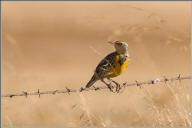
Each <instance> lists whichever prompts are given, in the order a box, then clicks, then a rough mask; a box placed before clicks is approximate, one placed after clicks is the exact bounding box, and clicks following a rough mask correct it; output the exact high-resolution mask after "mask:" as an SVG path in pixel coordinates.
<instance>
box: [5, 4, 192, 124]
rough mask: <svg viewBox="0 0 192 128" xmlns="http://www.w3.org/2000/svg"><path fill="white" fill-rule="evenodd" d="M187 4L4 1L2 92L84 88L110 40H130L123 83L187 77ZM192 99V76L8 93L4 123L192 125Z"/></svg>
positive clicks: (188, 54)
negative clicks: (113, 87) (117, 89)
mask: <svg viewBox="0 0 192 128" xmlns="http://www.w3.org/2000/svg"><path fill="white" fill-rule="evenodd" d="M190 3H191V2H181V1H180V2H5V1H3V2H2V94H5V93H16V92H21V91H36V90H37V89H40V90H52V89H53V90H55V89H63V88H65V87H66V86H67V87H70V88H79V87H81V86H85V85H86V83H87V82H88V81H89V79H90V77H91V75H92V74H93V71H94V68H95V67H96V66H97V64H98V63H99V61H100V60H101V59H102V58H103V57H104V56H105V55H107V54H108V53H110V52H112V51H113V50H114V49H113V47H112V46H110V45H109V44H107V43H106V42H107V41H109V40H123V41H127V42H128V44H129V52H130V55H131V61H130V63H129V65H128V68H127V70H126V72H125V73H124V74H122V75H121V76H119V77H117V78H114V79H115V80H117V81H119V82H125V81H128V82H132V81H135V80H141V81H142V80H147V79H152V78H156V77H162V76H164V75H166V76H167V77H170V76H177V75H178V74H181V75H189V74H190V53H191V52H190V50H191V49H190V40H191V37H190V22H191V21H190ZM101 84H102V83H100V82H97V83H96V84H95V86H100V85H101ZM190 101H191V100H190V81H182V86H181V85H179V82H171V83H169V84H168V85H167V86H164V85H163V84H162V85H161V84H159V85H155V86H144V88H142V89H139V88H137V87H129V88H126V89H125V90H124V91H123V92H122V93H120V94H113V93H110V92H109V91H106V90H104V91H100V92H85V93H83V94H72V95H69V96H68V95H62V94H61V95H55V96H48V95H46V96H42V97H41V98H40V99H39V98H38V97H37V96H31V97H28V98H27V99H26V98H25V97H18V98H13V99H9V98H3V99H2V126H190V125H191V123H190V115H191V113H190Z"/></svg>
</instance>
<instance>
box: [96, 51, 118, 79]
mask: <svg viewBox="0 0 192 128" xmlns="http://www.w3.org/2000/svg"><path fill="white" fill-rule="evenodd" d="M117 55H118V53H117V52H113V53H111V54H109V55H107V56H106V57H105V58H104V59H103V60H101V62H100V63H99V64H98V66H97V67H96V70H95V73H96V74H97V75H98V76H99V77H105V75H106V74H107V73H108V72H109V71H110V70H111V68H114V67H113V66H114V60H115V57H116V56H117Z"/></svg>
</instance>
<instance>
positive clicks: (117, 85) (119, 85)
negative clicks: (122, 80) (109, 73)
mask: <svg viewBox="0 0 192 128" xmlns="http://www.w3.org/2000/svg"><path fill="white" fill-rule="evenodd" d="M109 80H110V81H111V82H113V83H114V84H115V85H116V92H117V93H119V91H120V90H121V84H119V83H118V82H116V81H114V80H112V79H110V78H109Z"/></svg>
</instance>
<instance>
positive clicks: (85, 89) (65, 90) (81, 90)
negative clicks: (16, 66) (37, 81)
mask: <svg viewBox="0 0 192 128" xmlns="http://www.w3.org/2000/svg"><path fill="white" fill-rule="evenodd" d="M187 79H191V76H183V77H182V76H181V75H180V74H179V76H177V77H172V78H167V77H165V76H164V78H162V79H159V78H155V79H152V80H148V81H143V82H138V81H137V80H136V81H135V82H133V83H127V82H124V83H123V84H121V85H120V89H121V88H122V87H123V88H125V87H128V86H134V85H136V86H138V87H140V88H141V85H151V84H156V83H165V84H166V83H167V82H168V81H175V80H179V82H181V81H182V80H187ZM103 89H108V87H107V86H101V87H94V86H93V87H92V88H83V87H81V88H80V89H69V88H67V87H66V88H65V89H64V90H53V91H41V92H40V90H39V89H38V90H37V91H36V92H27V91H22V93H16V94H5V95H1V97H8V98H13V97H17V96H25V97H26V98H27V97H28V96H29V95H38V97H39V98H40V96H41V95H44V94H52V95H55V94H59V93H67V94H69V95H70V93H77V92H84V91H91V90H94V91H99V90H103Z"/></svg>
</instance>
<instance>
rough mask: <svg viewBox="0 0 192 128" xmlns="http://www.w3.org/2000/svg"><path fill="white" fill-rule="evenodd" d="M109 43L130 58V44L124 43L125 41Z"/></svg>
mask: <svg viewBox="0 0 192 128" xmlns="http://www.w3.org/2000/svg"><path fill="white" fill-rule="evenodd" d="M109 43H110V44H113V45H114V47H115V49H116V51H117V52H118V53H119V54H124V55H126V56H127V57H130V56H129V52H128V44H127V43H126V42H123V41H109Z"/></svg>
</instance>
